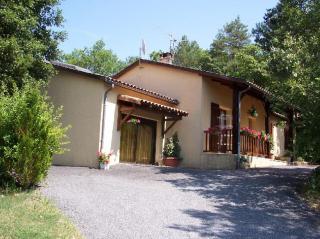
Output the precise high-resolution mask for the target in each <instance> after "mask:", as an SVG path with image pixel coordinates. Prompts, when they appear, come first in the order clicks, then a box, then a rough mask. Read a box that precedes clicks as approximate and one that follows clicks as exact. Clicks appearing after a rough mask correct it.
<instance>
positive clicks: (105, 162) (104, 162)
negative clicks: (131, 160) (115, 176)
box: [97, 151, 112, 170]
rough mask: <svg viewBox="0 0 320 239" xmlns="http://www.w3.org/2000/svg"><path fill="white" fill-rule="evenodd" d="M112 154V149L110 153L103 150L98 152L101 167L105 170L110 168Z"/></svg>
mask: <svg viewBox="0 0 320 239" xmlns="http://www.w3.org/2000/svg"><path fill="white" fill-rule="evenodd" d="M111 155H112V151H111V152H110V153H108V154H106V153H103V152H101V151H99V152H98V153H97V157H98V161H99V166H100V169H103V170H107V169H108V170H109V169H110V158H111Z"/></svg>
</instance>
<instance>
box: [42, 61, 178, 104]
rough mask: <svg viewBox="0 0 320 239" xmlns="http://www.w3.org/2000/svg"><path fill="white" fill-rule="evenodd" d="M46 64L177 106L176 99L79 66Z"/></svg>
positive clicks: (58, 63)
mask: <svg viewBox="0 0 320 239" xmlns="http://www.w3.org/2000/svg"><path fill="white" fill-rule="evenodd" d="M48 63H50V64H52V65H53V66H54V67H56V68H60V69H64V70H68V71H72V72H75V73H80V74H84V75H86V76H89V77H93V78H96V79H101V80H103V81H105V82H106V83H108V84H114V85H116V86H119V87H123V88H126V89H131V90H134V91H136V92H139V93H142V94H145V95H149V96H152V97H155V98H157V99H161V100H164V101H167V102H169V103H171V104H175V105H178V104H179V101H178V100H177V99H174V98H172V97H169V96H167V95H163V94H160V93H158V92H155V91H151V90H148V89H145V88H142V87H139V86H137V85H134V84H130V83H127V82H124V81H120V80H117V79H113V78H111V77H109V76H104V75H101V74H97V73H94V72H92V71H90V70H88V69H85V68H82V67H79V66H76V65H71V64H66V63H63V62H59V61H51V62H48Z"/></svg>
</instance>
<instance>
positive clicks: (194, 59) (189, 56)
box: [173, 35, 207, 69]
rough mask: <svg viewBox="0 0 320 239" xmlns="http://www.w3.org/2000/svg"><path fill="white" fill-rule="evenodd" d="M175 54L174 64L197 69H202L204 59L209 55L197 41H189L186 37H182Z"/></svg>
mask: <svg viewBox="0 0 320 239" xmlns="http://www.w3.org/2000/svg"><path fill="white" fill-rule="evenodd" d="M174 52H175V53H174V60H173V64H175V65H178V66H185V67H190V68H197V69H200V68H201V64H202V62H203V58H205V57H206V54H207V52H206V51H204V50H203V49H202V48H200V46H199V44H198V43H197V42H196V41H189V40H188V38H187V36H185V35H184V36H182V38H181V40H180V42H179V43H178V45H177V46H176V48H175V49H174Z"/></svg>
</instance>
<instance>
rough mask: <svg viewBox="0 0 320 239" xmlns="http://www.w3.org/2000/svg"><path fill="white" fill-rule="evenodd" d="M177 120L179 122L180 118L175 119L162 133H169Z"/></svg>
mask: <svg viewBox="0 0 320 239" xmlns="http://www.w3.org/2000/svg"><path fill="white" fill-rule="evenodd" d="M177 122H178V120H176V121H173V122H172V123H171V124H170V125H169V127H168V128H166V129H165V130H164V131H163V133H162V135H165V134H166V133H168V131H169V130H170V129H171V128H172V127H173V126H174V125H175V124H176V123H177Z"/></svg>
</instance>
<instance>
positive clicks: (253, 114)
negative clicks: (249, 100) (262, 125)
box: [248, 106, 258, 118]
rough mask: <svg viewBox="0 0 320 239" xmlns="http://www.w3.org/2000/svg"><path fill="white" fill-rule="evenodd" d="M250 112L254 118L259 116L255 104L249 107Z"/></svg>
mask: <svg viewBox="0 0 320 239" xmlns="http://www.w3.org/2000/svg"><path fill="white" fill-rule="evenodd" d="M248 113H249V115H251V116H252V117H254V118H257V117H258V112H257V109H256V107H254V106H251V108H250V109H249V111H248Z"/></svg>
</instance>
